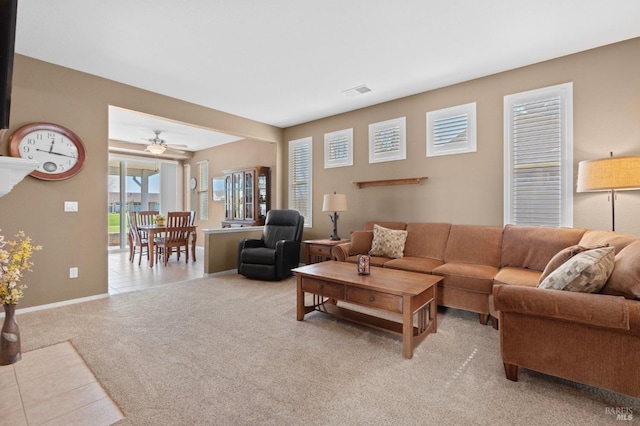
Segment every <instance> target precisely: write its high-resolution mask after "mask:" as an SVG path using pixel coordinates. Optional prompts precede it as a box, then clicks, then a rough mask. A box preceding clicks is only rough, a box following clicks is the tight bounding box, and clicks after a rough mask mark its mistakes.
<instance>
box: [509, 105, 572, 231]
mask: <svg viewBox="0 0 640 426" xmlns="http://www.w3.org/2000/svg"><path fill="white" fill-rule="evenodd" d="M512 114H513V122H512V126H513V142H512V143H513V176H512V191H513V193H512V197H513V198H512V199H513V207H512V209H513V220H514V223H515V224H517V225H542V226H555V227H559V226H561V222H562V193H563V192H562V173H561V164H562V158H561V152H562V101H561V98H560V97H559V96H553V97H549V98H546V99H540V100H536V101H530V102H523V103H516V104H514V105H513V111H512Z"/></svg>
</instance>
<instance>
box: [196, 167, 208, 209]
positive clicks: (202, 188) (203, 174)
mask: <svg viewBox="0 0 640 426" xmlns="http://www.w3.org/2000/svg"><path fill="white" fill-rule="evenodd" d="M198 169H199V175H200V181H199V182H198V186H199V189H198V204H199V207H200V215H199V216H200V220H208V219H209V162H208V161H199V162H198Z"/></svg>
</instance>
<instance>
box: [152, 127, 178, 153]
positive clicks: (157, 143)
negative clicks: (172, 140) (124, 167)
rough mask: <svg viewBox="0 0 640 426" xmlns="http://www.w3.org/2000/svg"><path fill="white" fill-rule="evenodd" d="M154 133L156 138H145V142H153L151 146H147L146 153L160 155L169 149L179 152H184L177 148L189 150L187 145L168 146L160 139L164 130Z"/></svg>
mask: <svg viewBox="0 0 640 426" xmlns="http://www.w3.org/2000/svg"><path fill="white" fill-rule="evenodd" d="M153 133H155V137H153V138H150V139H147V138H143V139H144V140H146V141H149V142H151V144H150V145H147V148H146V149H145V151H147V152H150V153H152V154H156V155H159V154H162V153H163V152H165V151H166V150H167V149H171V150H174V151H177V152H184V151H182V150H180V149H177V148H187V145H185V144H168V143H167V141H165V140H164V139H160V133H162V130H154V131H153Z"/></svg>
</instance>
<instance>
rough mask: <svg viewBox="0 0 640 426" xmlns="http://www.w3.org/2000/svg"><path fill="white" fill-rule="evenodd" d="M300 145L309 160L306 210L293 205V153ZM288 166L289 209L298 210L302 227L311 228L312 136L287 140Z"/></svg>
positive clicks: (294, 183)
mask: <svg viewBox="0 0 640 426" xmlns="http://www.w3.org/2000/svg"><path fill="white" fill-rule="evenodd" d="M300 147H306V149H307V150H308V155H309V160H308V169H307V185H308V187H309V188H308V199H307V200H306V201H307V203H308V212H303V211H300V210H299V209H298V208H297V206H295V205H294V191H293V188H294V186H295V185H296V182H295V181H294V175H295V174H294V167H293V161H292V160H293V154H294V152H295V149H297V148H300ZM288 154H289V155H288V167H289V179H288V180H289V182H288V187H289V191H288V206H289V208H290V209H295V210H298V211H300V214H302V215H303V216H304V227H305V228H311V227H312V226H313V138H312V137H311V136H308V137H305V138H301V139H295V140H291V141H289V153H288Z"/></svg>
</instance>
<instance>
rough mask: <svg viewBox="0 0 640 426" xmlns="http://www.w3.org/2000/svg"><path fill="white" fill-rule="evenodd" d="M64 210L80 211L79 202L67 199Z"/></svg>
mask: <svg viewBox="0 0 640 426" xmlns="http://www.w3.org/2000/svg"><path fill="white" fill-rule="evenodd" d="M64 211H65V212H77V211H78V202H77V201H65V202H64Z"/></svg>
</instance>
